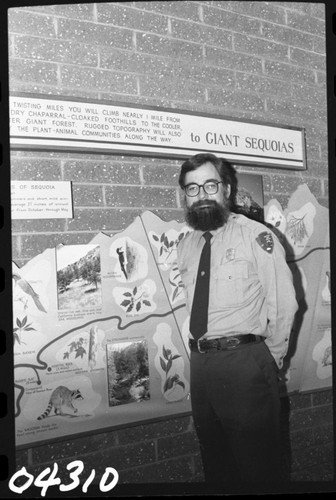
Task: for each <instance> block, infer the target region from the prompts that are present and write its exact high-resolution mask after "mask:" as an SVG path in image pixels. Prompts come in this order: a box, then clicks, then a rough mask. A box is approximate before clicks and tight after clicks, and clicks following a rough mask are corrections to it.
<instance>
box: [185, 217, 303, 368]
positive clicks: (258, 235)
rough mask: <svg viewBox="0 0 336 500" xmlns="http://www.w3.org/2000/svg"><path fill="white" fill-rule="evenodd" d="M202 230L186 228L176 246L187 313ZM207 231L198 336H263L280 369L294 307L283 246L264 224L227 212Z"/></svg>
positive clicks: (202, 240) (202, 243)
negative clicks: (204, 325)
mask: <svg viewBox="0 0 336 500" xmlns="http://www.w3.org/2000/svg"><path fill="white" fill-rule="evenodd" d="M202 234H203V231H192V232H190V233H189V234H188V235H187V236H186V237H185V238H184V239H183V240H182V241H181V242H180V244H179V246H178V248H177V264H178V267H179V270H180V273H181V278H182V283H183V285H184V289H185V295H186V306H187V310H188V312H189V314H190V312H191V307H192V301H193V296H194V289H195V283H196V277H197V271H198V264H199V259H200V255H201V251H202V248H203V246H204V242H205V240H204V238H203V237H202ZM211 234H212V235H213V237H212V239H211V273H210V295H209V309H208V331H207V333H205V334H204V335H203V337H202V338H216V337H224V336H227V335H232V334H233V335H237V334H248V333H252V334H254V335H261V336H264V337H265V343H266V344H267V346H268V348H269V349H270V352H271V354H272V355H273V357H274V359H275V361H276V363H277V364H278V366H279V368H281V366H282V364H283V358H284V356H285V355H286V353H287V349H288V341H289V335H290V332H291V328H292V324H293V319H294V315H295V312H296V311H297V308H298V305H297V302H296V298H295V290H294V287H293V279H292V274H291V272H290V269H289V267H288V265H287V263H286V259H285V251H284V248H283V247H282V245H281V243H280V242H279V240H278V239H277V237H276V236H275V235H274V234H273V233H271V232H270V231H269V230H268V229H267V228H266V227H265V226H264V225H263V224H261V223H259V222H256V221H253V220H251V219H248V218H247V217H245V216H244V215H241V214H233V213H231V214H230V216H229V219H228V221H227V223H226V224H225V225H224V226H223V227H221V228H219V229H217V230H215V231H211ZM190 336H191V335H190ZM191 337H192V336H191Z"/></svg>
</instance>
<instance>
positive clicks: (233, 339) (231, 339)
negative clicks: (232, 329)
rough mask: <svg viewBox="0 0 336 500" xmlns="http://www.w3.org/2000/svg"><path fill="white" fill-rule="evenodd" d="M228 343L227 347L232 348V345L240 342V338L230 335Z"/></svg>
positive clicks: (235, 345) (234, 345)
mask: <svg viewBox="0 0 336 500" xmlns="http://www.w3.org/2000/svg"><path fill="white" fill-rule="evenodd" d="M226 344H227V347H228V348H229V349H230V347H237V345H239V344H240V340H239V339H237V337H234V336H233V335H232V336H230V337H227V339H226Z"/></svg>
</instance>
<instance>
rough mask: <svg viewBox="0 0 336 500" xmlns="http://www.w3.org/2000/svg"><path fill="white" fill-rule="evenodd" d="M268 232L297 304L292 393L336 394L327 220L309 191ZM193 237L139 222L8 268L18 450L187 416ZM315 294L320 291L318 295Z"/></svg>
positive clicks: (175, 227) (275, 214) (272, 218)
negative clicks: (182, 257) (184, 253)
mask: <svg viewBox="0 0 336 500" xmlns="http://www.w3.org/2000/svg"><path fill="white" fill-rule="evenodd" d="M265 221H266V222H267V223H268V224H271V225H272V226H273V228H274V231H275V232H276V233H277V234H278V236H279V238H280V240H281V241H282V243H283V245H284V246H285V248H286V252H287V260H288V264H289V266H290V268H291V270H292V272H293V276H294V284H295V288H296V292H297V298H298V301H299V305H300V308H299V311H300V312H299V314H298V315H297V318H296V321H295V324H294V328H293V332H292V335H291V342H290V348H289V353H288V357H287V360H286V364H285V368H284V372H285V377H286V384H287V388H288V391H294V390H309V389H315V388H321V387H328V386H330V385H331V368H332V356H331V328H330V324H331V321H330V264H329V240H328V230H329V229H328V211H327V209H325V208H324V207H321V206H320V205H319V204H318V203H317V201H316V199H315V198H314V196H313V195H312V194H311V193H310V191H309V189H308V187H307V186H306V185H302V186H300V187H299V188H298V189H297V190H296V192H295V193H294V194H293V195H292V197H291V199H290V201H289V203H288V207H287V208H286V209H285V210H283V209H282V207H281V206H280V204H279V203H278V202H277V200H271V201H270V202H269V203H268V204H267V206H266V207H265ZM189 231H191V229H190V228H188V226H187V225H185V224H184V223H178V222H176V221H170V222H164V221H162V220H161V219H160V218H159V217H157V216H156V215H154V214H153V213H152V212H148V211H146V212H144V213H142V214H141V215H140V216H138V217H136V219H135V220H134V222H133V223H132V224H131V225H130V226H129V227H128V228H127V229H125V230H124V231H122V232H120V233H118V234H115V235H113V236H108V235H106V234H103V233H98V234H97V235H96V236H95V237H94V238H93V239H92V240H91V241H90V243H89V244H86V245H62V244H60V245H58V246H57V247H56V248H49V249H47V250H45V251H44V252H43V253H41V254H39V255H37V256H36V257H34V258H33V259H31V260H30V261H29V262H28V263H26V264H25V265H24V266H22V267H21V268H19V267H18V266H16V264H15V263H13V338H14V379H15V416H16V424H15V426H16V444H17V446H26V445H28V444H31V443H41V442H45V441H49V440H55V439H56V438H62V437H64V436H68V435H73V434H76V433H83V432H90V431H91V432H92V431H94V430H96V429H100V430H101V429H104V428H112V427H118V426H125V425H128V424H134V423H141V422H144V421H151V420H155V419H159V418H166V417H169V416H173V415H175V416H176V415H182V414H186V413H189V412H190V410H191V407H190V398H189V393H190V386H189V348H188V345H187V337H188V323H189V316H188V313H187V310H186V307H185V297H184V291H183V286H182V282H181V278H180V273H179V270H178V268H177V265H176V247H177V245H178V243H179V241H180V240H181V239H182V238H183V237H184V236H185V235H186V234H187V232H189ZM317 283H318V284H319V285H316V284H317Z"/></svg>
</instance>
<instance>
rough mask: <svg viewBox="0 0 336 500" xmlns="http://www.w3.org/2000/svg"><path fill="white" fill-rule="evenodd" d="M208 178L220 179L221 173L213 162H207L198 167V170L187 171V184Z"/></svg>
mask: <svg viewBox="0 0 336 500" xmlns="http://www.w3.org/2000/svg"><path fill="white" fill-rule="evenodd" d="M207 180H218V181H220V180H221V179H220V175H219V173H218V172H217V169H216V167H214V166H213V164H212V163H210V162H207V163H204V164H203V165H201V166H200V167H198V168H197V169H196V170H191V171H190V172H187V173H186V176H185V184H188V183H190V182H202V183H204V182H205V181H207Z"/></svg>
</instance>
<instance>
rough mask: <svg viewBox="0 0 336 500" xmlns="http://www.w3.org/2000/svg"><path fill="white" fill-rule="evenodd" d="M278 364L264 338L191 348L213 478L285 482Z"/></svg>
mask: <svg viewBox="0 0 336 500" xmlns="http://www.w3.org/2000/svg"><path fill="white" fill-rule="evenodd" d="M277 373H278V368H277V365H276V363H275V361H274V358H273V357H272V355H271V353H270V352H269V350H268V348H267V346H266V345H265V343H264V342H260V343H255V344H245V345H241V346H238V347H236V348H234V349H232V350H227V351H215V350H213V351H209V352H208V353H205V354H200V353H198V352H191V403H192V412H193V419H194V424H195V428H196V432H197V436H198V439H199V443H200V449H201V456H202V462H203V467H204V474H205V480H206V482H208V483H231V484H232V483H238V484H241V483H244V482H271V481H272V482H273V481H278V482H279V481H282V479H283V478H282V472H283V469H282V466H281V443H280V397H279V387H278V377H277Z"/></svg>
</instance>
